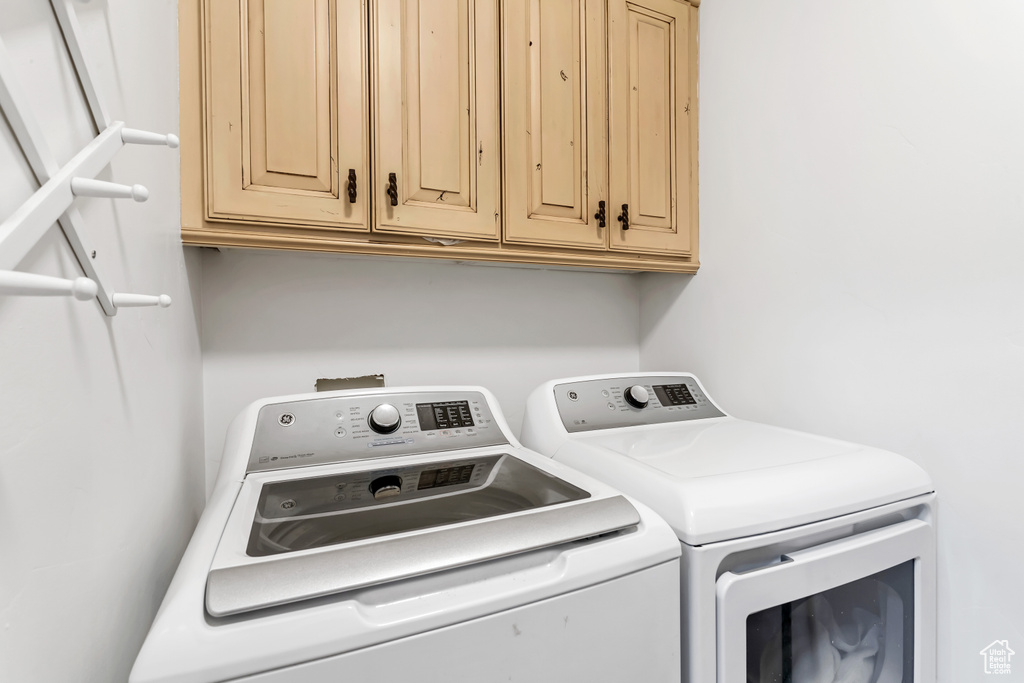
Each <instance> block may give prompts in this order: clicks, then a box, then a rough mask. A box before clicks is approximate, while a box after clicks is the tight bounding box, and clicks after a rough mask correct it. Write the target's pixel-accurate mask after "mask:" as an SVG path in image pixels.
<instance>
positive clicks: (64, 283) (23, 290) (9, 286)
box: [0, 270, 99, 301]
mask: <svg viewBox="0 0 1024 683" xmlns="http://www.w3.org/2000/svg"><path fill="white" fill-rule="evenodd" d="M98 291H99V287H97V286H96V283H95V282H93V281H92V280H90V279H89V278H87V277H76V278H75V279H74V280H65V279H64V278H60V277H51V276H49V275H36V274H35V273H21V272H18V271H14V270H0V294H13V295H20V296H73V297H75V298H76V299H78V300H79V301H88V300H89V299H94V298H96V293H97V292H98Z"/></svg>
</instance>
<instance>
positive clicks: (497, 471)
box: [130, 387, 680, 683]
mask: <svg viewBox="0 0 1024 683" xmlns="http://www.w3.org/2000/svg"><path fill="white" fill-rule="evenodd" d="M679 555H680V550H679V546H678V543H677V542H676V539H675V535H674V534H673V533H672V530H671V528H669V527H668V526H667V525H666V524H665V523H664V522H663V521H662V520H661V519H660V518H659V517H658V516H657V515H655V514H654V513H652V512H651V511H650V510H649V509H648V508H646V507H645V506H644V505H642V504H639V503H635V502H633V501H631V500H629V499H627V498H626V497H624V496H623V495H621V494H620V493H619V492H618V491H616V490H614V489H613V488H611V487H609V486H608V485H606V484H603V483H601V482H599V481H597V480H595V479H592V478H591V477H589V476H586V475H583V474H580V473H578V472H575V471H573V470H571V469H569V468H568V467H566V466H564V465H561V464H560V463H556V462H552V461H551V460H550V459H548V458H545V457H542V456H540V455H538V454H536V453H533V452H531V451H528V450H527V449H525V448H523V447H522V446H521V445H520V444H519V443H518V442H517V441H516V440H515V438H514V437H513V436H512V434H511V432H510V430H509V428H508V425H507V424H506V422H505V420H504V418H503V417H502V415H501V412H500V410H499V408H498V405H497V402H496V401H495V399H494V397H493V396H492V395H491V394H490V393H489V392H487V391H486V390H485V389H482V388H479V387H447V388H445V387H426V388H393V389H372V390H369V389H368V390H358V391H343V392H330V393H320V394H308V395H297V396H285V397H280V398H268V399H265V400H262V401H258V402H256V403H254V404H252V405H251V406H249V407H248V408H247V409H245V410H244V411H243V412H242V413H241V414H240V415H239V416H238V418H236V420H235V421H234V423H233V424H232V426H231V428H230V430H229V434H228V437H227V443H226V447H225V451H224V458H223V460H222V463H221V468H220V472H219V476H218V479H217V482H216V486H215V488H214V491H213V494H212V497H211V499H210V501H209V504H208V506H207V508H206V510H205V511H204V512H203V515H202V518H201V519H200V521H199V525H198V527H197V528H196V531H195V534H194V536H193V538H192V541H191V542H190V544H189V546H188V548H187V550H186V551H185V555H184V557H183V558H182V560H181V564H180V565H179V567H178V571H177V573H176V574H175V576H174V579H173V580H172V582H171V585H170V588H169V589H168V591H167V595H166V597H165V599H164V602H163V604H162V606H161V608H160V610H159V612H158V614H157V616H156V619H155V622H154V623H153V625H152V628H151V630H150V632H149V635H148V637H147V638H146V641H145V643H144V645H143V647H142V650H141V652H140V653H139V656H138V659H137V660H136V662H135V666H134V668H133V670H132V673H131V678H130V680H131V681H132V682H133V683H155V682H157V681H161V682H165V683H170V682H175V683H208V682H212V681H249V682H252V683H256V682H260V683H281V682H284V681H287V682H288V683H314V682H320V681H341V680H346V681H358V680H365V681H382V682H388V681H419V682H427V683H442V682H444V683H452V682H456V683H470V682H472V683H481V682H484V683H487V682H494V683H497V682H498V681H508V680H514V681H531V682H537V681H547V682H550V683H565V682H567V681H580V682H583V681H588V682H589V681H627V680H643V681H645V682H646V681H663V682H666V683H667V682H669V681H673V682H674V681H677V680H678V679H679V675H680V653H679V610H678V597H679Z"/></svg>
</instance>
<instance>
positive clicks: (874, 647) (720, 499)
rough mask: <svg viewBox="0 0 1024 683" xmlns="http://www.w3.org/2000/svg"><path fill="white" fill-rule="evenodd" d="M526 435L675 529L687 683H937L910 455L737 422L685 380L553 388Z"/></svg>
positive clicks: (927, 521)
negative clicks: (641, 504)
mask: <svg viewBox="0 0 1024 683" xmlns="http://www.w3.org/2000/svg"><path fill="white" fill-rule="evenodd" d="M521 439H522V442H523V444H524V445H526V446H527V447H528V448H532V449H534V450H536V451H538V452H540V453H544V454H546V455H549V456H553V457H554V459H555V460H557V461H560V462H563V463H565V464H568V465H570V466H572V467H573V468H575V469H579V470H581V471H583V472H586V473H588V474H591V475H593V476H594V477H596V478H599V479H603V480H604V481H606V482H608V483H609V484H611V485H612V486H614V487H615V488H617V489H619V490H622V491H623V492H625V493H627V494H629V495H632V496H634V497H635V498H637V499H639V500H641V501H643V502H644V503H646V504H648V505H650V506H651V507H652V508H653V509H654V510H655V511H656V512H658V513H659V514H660V515H661V516H662V517H663V518H664V519H665V520H666V521H668V523H669V524H670V525H671V526H672V528H673V530H674V531H675V533H676V535H677V536H678V538H679V541H680V543H681V547H682V551H683V560H682V574H681V576H682V591H681V597H682V611H681V614H682V628H681V634H682V638H683V643H682V650H683V681H686V682H687V683H711V682H712V681H717V682H718V683H768V682H771V683H781V682H787V683H789V682H791V683H811V682H813V683H911V682H913V683H934V681H935V533H934V527H933V503H934V492H933V486H932V482H931V480H930V479H929V477H928V475H927V474H925V472H924V471H923V470H922V469H921V468H920V467H918V466H917V465H916V464H914V463H913V462H911V461H910V460H908V459H906V458H904V457H901V456H899V455H896V454H894V453H890V452H887V451H882V450H879V449H876V448H869V447H866V446H859V445H856V444H852V443H846V442H842V441H837V440H835V439H827V438H823V437H819V436H813V435H810V434H804V433H799V432H795V431H791V430H787V429H780V428H777V427H770V426H767V425H762V424H755V423H752V422H747V421H744V420H738V419H736V418H734V417H731V416H729V415H727V414H726V413H725V412H724V411H723V410H722V409H721V408H720V407H719V406H717V405H716V404H715V402H714V401H712V400H711V398H710V397H709V396H708V395H707V393H706V392H705V391H704V388H703V387H702V386H701V384H700V382H699V381H697V378H696V377H694V376H693V375H690V374H685V373H640V374H631V375H601V376H590V377H576V378H572V379H562V380H555V381H552V382H548V383H546V384H544V385H542V386H541V387H539V388H538V389H537V390H536V391H535V392H534V393H533V394H531V396H530V397H529V399H528V402H527V406H526V415H525V419H524V423H523V430H522V436H521Z"/></svg>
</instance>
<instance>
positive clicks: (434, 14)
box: [373, 0, 501, 240]
mask: <svg viewBox="0 0 1024 683" xmlns="http://www.w3.org/2000/svg"><path fill="white" fill-rule="evenodd" d="M374 6H375V10H374V21H373V35H374V43H373V46H374V51H373V52H374V55H375V62H374V64H375V66H374V84H375V88H374V102H373V113H374V131H375V133H374V152H375V154H374V182H375V190H374V204H375V207H376V216H377V224H376V229H377V230H379V231H381V232H396V233H403V234H425V235H430V236H435V237H455V238H458V237H463V238H465V237H469V238H475V239H494V240H497V239H498V235H499V225H500V214H499V211H498V196H499V186H500V183H501V176H500V172H501V168H500V165H499V159H500V156H499V149H498V126H499V121H498V40H497V38H498V36H497V25H498V3H497V0H477V1H472V2H471V1H470V0H376V2H375V3H374ZM391 173H394V174H395V179H396V186H397V206H392V205H391V198H390V197H389V196H388V195H387V194H386V189H387V186H388V181H389V177H390V174H391Z"/></svg>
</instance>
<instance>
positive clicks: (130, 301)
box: [110, 292, 171, 308]
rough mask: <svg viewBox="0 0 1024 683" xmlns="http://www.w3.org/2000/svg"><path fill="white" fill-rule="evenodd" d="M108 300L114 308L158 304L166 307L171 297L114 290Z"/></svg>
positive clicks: (169, 303)
mask: <svg viewBox="0 0 1024 683" xmlns="http://www.w3.org/2000/svg"><path fill="white" fill-rule="evenodd" d="M110 300H111V301H112V302H113V304H114V306H115V307H116V308H136V307H138V306H159V307H160V308H167V307H168V306H170V305H171V297H169V296H167V295H166V294H161V295H160V296H151V295H149V294H121V293H119V292H114V294H112V295H111V297H110Z"/></svg>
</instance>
